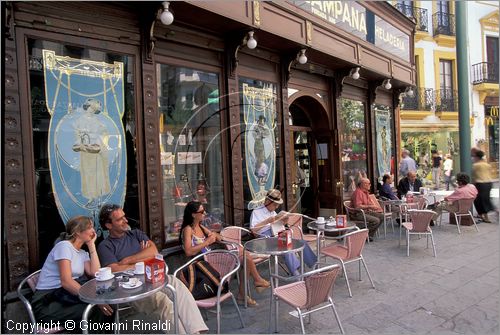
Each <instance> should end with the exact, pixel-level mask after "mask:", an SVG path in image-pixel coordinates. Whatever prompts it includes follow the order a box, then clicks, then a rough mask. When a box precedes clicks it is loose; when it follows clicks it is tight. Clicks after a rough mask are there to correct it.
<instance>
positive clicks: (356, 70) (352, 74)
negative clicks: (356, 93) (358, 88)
mask: <svg viewBox="0 0 500 335" xmlns="http://www.w3.org/2000/svg"><path fill="white" fill-rule="evenodd" d="M359 70H360V67H359V66H357V67H355V68H352V69H351V71H350V72H349V77H351V78H352V79H354V80H358V79H359Z"/></svg>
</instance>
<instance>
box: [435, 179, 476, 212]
mask: <svg viewBox="0 0 500 335" xmlns="http://www.w3.org/2000/svg"><path fill="white" fill-rule="evenodd" d="M456 181H457V184H458V187H457V188H456V189H455V191H453V193H452V194H450V195H449V196H447V197H445V198H444V200H443V201H441V202H440V203H438V204H437V205H433V206H429V208H430V209H433V210H434V211H435V212H436V215H434V218H433V219H434V220H436V219H437V217H438V216H439V215H442V213H443V209H444V210H447V211H448V212H456V211H458V202H457V201H456V200H459V199H475V198H476V196H477V188H476V186H474V185H472V184H469V182H470V178H469V176H468V175H467V174H465V173H463V172H460V173H457V177H456Z"/></svg>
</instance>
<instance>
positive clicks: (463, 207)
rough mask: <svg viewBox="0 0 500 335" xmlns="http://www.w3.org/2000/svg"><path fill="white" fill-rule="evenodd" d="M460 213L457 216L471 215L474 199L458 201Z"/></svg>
mask: <svg viewBox="0 0 500 335" xmlns="http://www.w3.org/2000/svg"><path fill="white" fill-rule="evenodd" d="M457 202H458V212H457V214H469V211H470V209H471V208H472V204H473V203H474V198H471V199H458V200H457Z"/></svg>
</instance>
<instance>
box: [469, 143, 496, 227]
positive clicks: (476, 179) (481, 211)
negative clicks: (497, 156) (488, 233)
mask: <svg viewBox="0 0 500 335" xmlns="http://www.w3.org/2000/svg"><path fill="white" fill-rule="evenodd" d="M472 160H473V162H474V163H473V164H472V182H473V183H474V186H476V188H477V191H478V196H477V198H476V200H475V201H474V206H475V207H476V211H477V214H478V215H479V216H480V217H481V219H482V220H483V221H484V222H491V221H490V219H489V218H488V212H489V211H492V210H494V207H493V204H492V203H491V199H490V192H491V187H492V179H491V166H490V165H489V164H488V163H487V162H486V160H485V159H484V152H483V151H481V150H477V151H474V152H473V155H472Z"/></svg>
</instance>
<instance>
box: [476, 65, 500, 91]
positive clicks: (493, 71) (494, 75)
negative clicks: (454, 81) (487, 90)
mask: <svg viewBox="0 0 500 335" xmlns="http://www.w3.org/2000/svg"><path fill="white" fill-rule="evenodd" d="M483 83H492V84H498V63H487V62H481V63H477V64H474V65H472V84H473V85H479V84H483Z"/></svg>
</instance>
